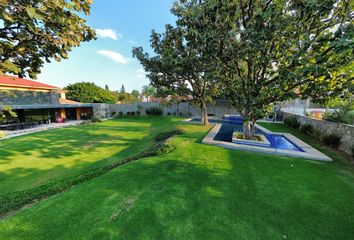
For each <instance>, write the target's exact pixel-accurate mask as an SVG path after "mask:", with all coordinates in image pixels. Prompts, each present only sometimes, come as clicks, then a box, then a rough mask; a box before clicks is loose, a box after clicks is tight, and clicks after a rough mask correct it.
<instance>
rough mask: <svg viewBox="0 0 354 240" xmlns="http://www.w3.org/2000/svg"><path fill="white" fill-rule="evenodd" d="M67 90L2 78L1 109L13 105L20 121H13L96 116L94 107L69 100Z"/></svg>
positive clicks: (22, 80) (26, 80)
mask: <svg viewBox="0 0 354 240" xmlns="http://www.w3.org/2000/svg"><path fill="white" fill-rule="evenodd" d="M65 93H66V91H65V90H63V89H61V88H59V87H56V86H52V85H48V84H45V83H41V82H38V81H33V80H29V79H25V78H19V77H15V76H8V75H1V76H0V109H2V108H3V107H4V105H8V106H10V107H11V108H12V109H13V110H14V111H15V112H16V113H17V118H16V119H11V121H12V122H21V123H22V122H50V121H51V122H56V121H58V119H60V120H62V119H67V120H78V119H83V118H90V117H91V116H92V115H93V105H92V104H85V103H79V102H75V101H71V100H68V99H66V97H65Z"/></svg>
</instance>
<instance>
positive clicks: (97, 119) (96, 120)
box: [91, 116, 102, 123]
mask: <svg viewBox="0 0 354 240" xmlns="http://www.w3.org/2000/svg"><path fill="white" fill-rule="evenodd" d="M91 121H92V122H94V123H96V122H102V119H101V118H100V117H96V116H95V117H93V118H92V119H91Z"/></svg>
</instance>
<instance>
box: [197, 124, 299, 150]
mask: <svg viewBox="0 0 354 240" xmlns="http://www.w3.org/2000/svg"><path fill="white" fill-rule="evenodd" d="M193 121H198V119H193ZM210 122H211V123H221V124H222V125H221V128H220V130H219V132H218V133H217V134H216V136H215V137H214V140H216V141H223V142H232V134H233V132H234V131H237V132H242V131H243V126H242V122H240V121H239V120H238V119H237V120H234V121H222V120H210ZM256 134H263V135H264V136H265V137H266V138H267V140H268V141H269V142H270V147H271V148H276V149H283V150H290V151H297V152H303V150H301V148H299V147H297V146H296V145H295V144H294V143H292V142H291V141H290V140H288V139H287V138H286V137H284V136H283V135H277V134H266V133H264V132H262V131H260V130H259V129H256Z"/></svg>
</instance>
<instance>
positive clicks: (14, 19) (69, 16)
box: [0, 0, 95, 78]
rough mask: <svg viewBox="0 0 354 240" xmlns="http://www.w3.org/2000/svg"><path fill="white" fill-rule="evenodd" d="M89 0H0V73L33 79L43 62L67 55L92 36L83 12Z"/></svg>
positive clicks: (90, 1)
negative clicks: (26, 76)
mask: <svg viewBox="0 0 354 240" xmlns="http://www.w3.org/2000/svg"><path fill="white" fill-rule="evenodd" d="M91 4H92V0H56V1H45V0H27V1H22V0H21V1H19V0H0V22H1V25H0V74H5V73H12V74H15V75H18V76H24V75H27V74H28V75H29V76H30V77H32V78H35V77H36V75H37V74H38V73H40V68H41V67H42V66H43V64H44V62H50V61H51V60H52V59H53V58H54V59H55V60H56V61H60V60H61V59H62V58H67V57H68V52H69V51H71V50H72V48H74V47H77V46H79V45H80V43H81V42H85V41H89V40H91V39H93V38H94V37H95V33H94V31H93V29H91V28H90V27H88V26H87V25H86V20H85V19H84V18H82V16H83V15H89V14H90V5H91Z"/></svg>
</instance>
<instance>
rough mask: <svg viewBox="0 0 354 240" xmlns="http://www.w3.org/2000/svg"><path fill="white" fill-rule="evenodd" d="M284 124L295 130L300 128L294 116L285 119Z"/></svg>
mask: <svg viewBox="0 0 354 240" xmlns="http://www.w3.org/2000/svg"><path fill="white" fill-rule="evenodd" d="M284 124H285V125H288V126H289V127H292V128H295V129H298V128H299V127H300V122H299V121H298V120H297V117H295V116H290V117H287V118H285V119H284Z"/></svg>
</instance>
